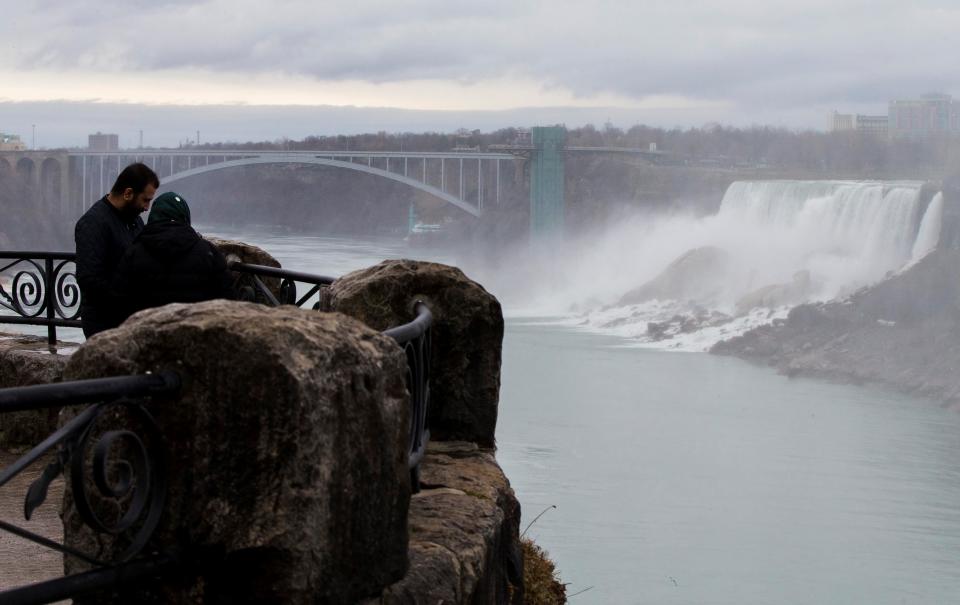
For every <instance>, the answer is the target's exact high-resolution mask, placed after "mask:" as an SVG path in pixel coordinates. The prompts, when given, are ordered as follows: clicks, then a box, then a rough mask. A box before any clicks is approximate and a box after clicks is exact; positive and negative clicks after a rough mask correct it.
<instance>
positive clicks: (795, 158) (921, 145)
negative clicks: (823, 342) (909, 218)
mask: <svg viewBox="0 0 960 605" xmlns="http://www.w3.org/2000/svg"><path fill="white" fill-rule="evenodd" d="M524 133H525V131H524V130H523V129H519V128H503V129H500V130H496V131H493V132H487V133H484V132H480V131H479V130H472V131H468V130H461V131H458V132H453V133H438V132H426V133H413V132H404V133H388V132H377V133H368V134H357V135H336V136H309V137H306V138H304V139H302V140H299V141H298V140H287V139H282V140H277V141H261V142H246V143H235V142H226V143H217V144H209V145H201V146H200V147H199V148H201V149H227V148H230V149H277V150H294V151H295V150H323V151H343V150H357V151H401V150H402V151H447V150H450V149H454V148H457V147H459V148H470V149H477V150H482V151H485V150H487V149H488V148H489V147H490V146H492V145H504V144H507V145H509V144H516V143H523V142H525V141H528V139H525V138H524ZM567 144H568V145H570V146H586V147H630V148H642V149H650V146H651V145H654V146H655V148H656V149H657V150H658V151H662V152H665V153H666V154H669V155H668V157H669V158H670V161H671V162H673V163H675V164H685V165H692V166H701V167H718V168H728V169H729V168H734V169H736V168H747V169H767V170H771V171H775V172H778V173H788V174H789V173H792V174H793V175H794V176H796V177H797V178H804V177H825V178H910V179H941V178H945V177H947V176H950V175H952V174H956V173H957V171H958V166H960V137H957V136H953V137H942V138H933V139H925V140H911V139H888V138H887V137H883V136H877V135H871V134H868V133H859V132H816V131H812V130H808V131H796V130H789V129H785V128H774V127H770V126H754V127H749V128H733V127H727V126H720V125H708V126H704V127H701V128H689V129H686V130H684V129H679V128H677V129H663V128H654V127H650V126H643V125H636V126H632V127H630V128H628V129H626V130H624V129H622V128H618V127H616V126H614V125H612V124H606V125H604V126H602V127H600V128H598V127H596V126H593V125H586V126H583V127H579V128H571V129H568V132H567Z"/></svg>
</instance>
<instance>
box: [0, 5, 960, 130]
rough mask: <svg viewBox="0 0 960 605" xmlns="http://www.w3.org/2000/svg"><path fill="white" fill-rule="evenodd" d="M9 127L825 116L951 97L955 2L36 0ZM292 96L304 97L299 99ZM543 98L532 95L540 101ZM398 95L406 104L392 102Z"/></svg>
mask: <svg viewBox="0 0 960 605" xmlns="http://www.w3.org/2000/svg"><path fill="white" fill-rule="evenodd" d="M3 11H4V14H3V19H2V20H0V40H2V44H3V45H4V48H3V52H2V53H0V82H2V85H0V132H2V131H5V132H15V133H18V134H20V135H21V136H23V138H24V139H25V140H26V141H27V142H28V144H29V143H31V140H32V136H33V128H32V127H33V125H34V124H35V125H36V138H37V144H38V146H48V147H50V146H73V145H83V144H85V142H86V137H85V135H86V133H87V132H92V131H96V130H101V131H104V132H117V133H118V134H120V136H121V142H122V143H124V144H126V145H133V144H135V143H136V142H137V141H136V139H137V137H138V131H139V130H141V129H142V130H143V131H144V138H145V142H146V143H148V144H152V145H175V144H176V143H177V142H178V141H181V140H184V139H186V138H188V137H194V136H195V134H196V130H200V131H201V137H202V139H204V140H238V141H244V140H251V139H276V138H281V137H284V136H286V137H291V138H301V137H303V136H306V135H309V134H335V133H351V132H362V131H375V130H388V131H406V130H410V131H422V130H452V129H455V128H459V127H466V128H481V129H484V130H488V129H491V128H496V127H500V126H509V125H515V126H532V125H535V123H551V122H558V121H559V122H565V123H567V124H568V125H570V126H576V125H580V124H582V123H584V122H587V121H592V122H595V123H597V124H601V123H602V122H604V121H605V120H606V119H610V120H611V121H613V122H614V123H615V124H617V125H619V126H623V127H629V126H630V125H632V124H634V123H647V124H653V125H659V126H681V127H688V126H699V125H702V124H704V123H708V122H721V123H725V124H734V125H748V124H754V123H764V124H772V125H777V126H787V127H791V128H818V129H821V128H823V127H825V126H826V124H827V115H828V114H829V112H830V111H832V110H833V109H838V110H841V111H851V112H862V113H880V114H882V113H886V106H887V102H888V101H889V100H890V99H893V98H910V97H916V96H918V95H920V94H924V93H928V92H933V91H940V92H947V93H950V94H954V95H957V96H960V82H958V74H960V68H958V66H957V57H958V56H960V42H958V40H960V2H957V1H956V0H951V1H947V0H942V1H941V0H910V1H907V0H898V1H896V2H894V1H887V0H869V1H868V0H806V1H804V2H791V1H776V0H774V1H771V0H638V1H634V2H614V1H604V0H593V1H591V2H586V1H584V2H560V1H552V2H524V1H522V0H507V1H498V0H481V1H478V2H470V3H464V2H453V1H451V0H416V1H401V0H391V1H363V0H355V1H353V2H347V3H344V2H318V1H317V0H305V1H300V0H275V1H273V2H263V1H262V0H210V1H205V2H204V1H189V0H149V1H147V0H75V1H74V2H71V3H65V2H61V1H55V0H33V1H26V2H15V3H5V6H4V9H3ZM291 106H296V107H291ZM532 108H536V109H532ZM398 110H403V111H398Z"/></svg>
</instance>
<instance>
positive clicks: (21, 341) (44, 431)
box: [0, 334, 72, 449]
mask: <svg viewBox="0 0 960 605" xmlns="http://www.w3.org/2000/svg"><path fill="white" fill-rule="evenodd" d="M61 344H63V345H66V344H68V343H61ZM58 350H61V351H70V350H72V349H71V348H70V347H67V346H64V347H61V348H60V349H58ZM67 359H68V357H67V355H61V354H57V353H51V352H50V350H49V348H48V346H47V341H46V339H43V338H37V337H35V336H24V335H20V334H0V388H8V387H25V386H30V385H35V384H48V383H51V382H59V381H60V377H61V375H62V374H63V368H64V366H65V365H66V363H67ZM59 411H60V410H59V408H51V409H46V410H28V411H23V412H9V413H5V414H0V448H3V449H19V448H24V447H32V446H34V445H37V444H38V443H40V442H41V441H43V440H44V439H45V438H46V437H47V436H49V435H50V434H51V433H53V432H54V431H55V430H57V414H58V413H59Z"/></svg>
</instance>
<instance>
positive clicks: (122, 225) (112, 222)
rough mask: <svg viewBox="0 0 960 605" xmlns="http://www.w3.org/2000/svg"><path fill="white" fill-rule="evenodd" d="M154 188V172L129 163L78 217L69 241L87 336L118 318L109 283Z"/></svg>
mask: <svg viewBox="0 0 960 605" xmlns="http://www.w3.org/2000/svg"><path fill="white" fill-rule="evenodd" d="M159 186H160V179H159V178H157V175H156V173H155V172H154V171H153V170H151V169H150V168H149V167H147V166H146V165H145V164H141V163H139V162H138V163H136V164H130V165H129V166H127V167H126V168H124V169H123V171H122V172H121V173H120V175H119V176H118V177H117V180H116V182H115V183H114V184H113V188H112V189H110V193H108V194H107V195H105V196H103V198H101V199H100V200H99V201H97V202H96V203H94V204H93V206H91V207H90V208H89V209H88V210H87V211H86V213H84V215H83V216H82V217H80V220H79V221H77V226H76V228H75V229H74V241H75V242H76V246H77V283H78V284H79V286H80V296H81V302H80V319H81V321H82V322H83V334H84V336H86V337H87V338H89V337H91V336H93V335H94V334H96V333H97V332H102V331H103V330H107V329H109V328H114V327H116V326H118V325H120V322H122V321H123V317H122V316H121V312H120V310H119V309H118V307H117V300H116V296H114V294H113V292H112V291H111V286H110V284H111V282H112V281H113V279H114V277H115V274H116V270H117V264H118V263H119V262H120V258H121V257H122V256H123V253H124V252H125V251H126V250H127V248H128V247H129V246H130V244H132V243H133V239H134V238H135V237H136V236H137V235H138V234H139V233H140V231H141V230H143V220H142V219H141V218H140V213H141V212H144V211H145V210H147V209H148V208H150V202H151V201H152V200H153V196H154V194H155V193H156V191H157V187H159Z"/></svg>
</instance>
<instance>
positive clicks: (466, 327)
mask: <svg viewBox="0 0 960 605" xmlns="http://www.w3.org/2000/svg"><path fill="white" fill-rule="evenodd" d="M417 300H423V301H424V302H425V303H427V305H428V306H429V307H430V310H431V312H432V313H433V317H434V327H433V336H432V338H433V345H432V353H433V355H432V359H431V379H430V389H431V392H430V397H431V399H430V409H429V414H428V418H427V425H428V427H429V428H430V431H431V438H432V439H438V440H463V441H474V442H476V443H478V444H480V445H482V446H485V447H493V445H494V443H495V438H494V431H495V430H496V424H497V405H498V402H499V398H500V362H501V346H502V344H503V313H502V312H501V309H500V303H499V301H497V299H496V298H495V297H494V296H493V295H492V294H490V293H488V292H487V291H486V290H484V289H483V287H482V286H481V285H480V284H478V283H476V282H474V281H472V280H470V279H469V278H468V277H467V276H466V275H464V274H463V272H462V271H460V269H457V268H456V267H450V266H447V265H441V264H437V263H427V262H418V261H411V260H390V261H384V262H382V263H380V264H378V265H375V266H373V267H369V268H367V269H361V270H359V271H354V272H353V273H349V274H347V275H345V276H343V277H341V278H340V279H338V280H337V281H335V282H334V283H333V285H331V286H330V288H328V289H327V291H326V292H325V293H324V300H323V301H322V304H321V308H327V309H329V310H332V311H338V312H341V313H345V314H347V315H350V316H351V317H356V318H357V319H360V320H361V321H363V322H364V323H366V324H367V325H369V326H371V327H373V328H374V329H377V330H385V329H387V328H390V327H393V326H397V325H400V324H404V323H407V322H409V321H411V320H412V319H413V317H414V315H413V306H414V303H415V302H416V301H417Z"/></svg>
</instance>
